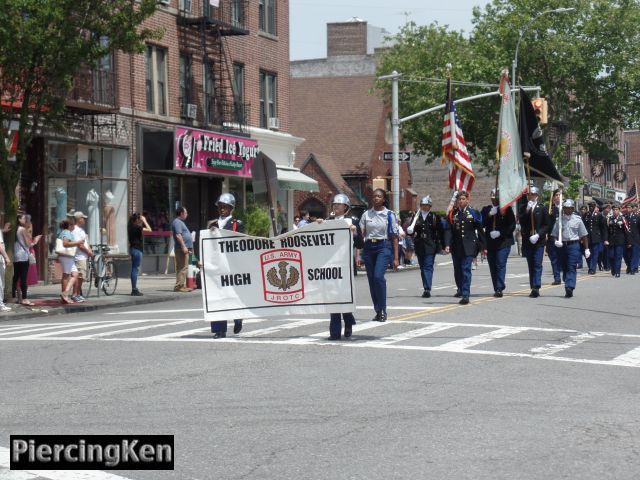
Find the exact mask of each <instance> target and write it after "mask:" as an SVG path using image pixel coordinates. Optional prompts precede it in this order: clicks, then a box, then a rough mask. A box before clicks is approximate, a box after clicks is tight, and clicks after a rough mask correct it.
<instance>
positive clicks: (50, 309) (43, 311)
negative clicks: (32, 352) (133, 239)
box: [0, 274, 202, 322]
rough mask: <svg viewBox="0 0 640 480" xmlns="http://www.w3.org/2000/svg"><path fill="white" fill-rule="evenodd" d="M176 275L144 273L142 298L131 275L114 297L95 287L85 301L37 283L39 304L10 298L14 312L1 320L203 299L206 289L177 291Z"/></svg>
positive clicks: (32, 291)
mask: <svg viewBox="0 0 640 480" xmlns="http://www.w3.org/2000/svg"><path fill="white" fill-rule="evenodd" d="M175 281H176V277H175V275H173V274H171V275H144V274H143V275H141V276H140V277H138V288H139V289H140V291H141V292H142V293H143V294H144V296H142V297H132V296H131V295H130V294H131V283H130V281H129V278H118V287H117V289H116V293H115V294H114V295H112V296H110V297H108V296H106V295H105V294H104V292H100V297H97V296H96V293H95V289H93V288H92V289H91V297H89V298H88V299H87V301H86V302H85V303H76V304H73V305H64V304H62V302H61V301H60V284H53V285H43V284H40V285H34V286H31V287H29V300H31V301H32V302H33V303H34V304H35V305H34V306H33V307H27V306H25V305H18V304H16V303H15V299H6V300H7V301H6V302H5V304H6V305H7V306H9V307H10V308H11V310H12V311H11V312H7V313H0V322H7V321H10V320H21V319H24V318H39V317H45V316H51V315H63V314H65V313H76V312H91V311H94V310H100V309H104V308H117V307H127V306H131V305H144V304H147V303H157V302H166V301H169V300H173V299H178V298H180V299H183V298H198V299H200V298H201V295H202V292H201V291H200V290H194V291H193V292H191V293H178V292H174V291H173V286H174V284H175Z"/></svg>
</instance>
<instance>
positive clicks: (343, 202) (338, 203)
mask: <svg viewBox="0 0 640 480" xmlns="http://www.w3.org/2000/svg"><path fill="white" fill-rule="evenodd" d="M350 208H351V200H349V197H348V196H347V195H345V194H344V193H338V194H337V195H336V196H335V197H333V202H332V205H331V215H330V216H329V218H327V220H344V221H345V222H347V223H348V224H349V226H350V228H351V234H352V236H353V246H354V247H355V248H356V249H361V248H362V246H363V245H362V236H361V235H360V231H359V228H358V227H357V226H356V225H355V224H354V219H353V218H351V217H347V216H346V215H347V212H348V211H349V209H350ZM322 222H323V220H322V219H319V220H318V223H322ZM342 320H344V337H345V338H349V337H351V334H352V332H353V325H355V324H356V319H355V318H354V316H353V313H351V312H347V313H342V314H340V313H332V314H331V316H330V322H329V340H340V332H341V330H342Z"/></svg>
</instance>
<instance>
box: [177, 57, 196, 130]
mask: <svg viewBox="0 0 640 480" xmlns="http://www.w3.org/2000/svg"><path fill="white" fill-rule="evenodd" d="M179 75H180V80H179V81H180V108H181V116H182V117H187V118H195V115H193V116H191V115H189V114H190V113H191V111H192V109H193V107H195V105H194V106H193V107H190V105H193V90H192V88H193V78H192V75H191V55H188V54H185V53H183V54H181V55H180V72H179ZM196 111H197V110H196Z"/></svg>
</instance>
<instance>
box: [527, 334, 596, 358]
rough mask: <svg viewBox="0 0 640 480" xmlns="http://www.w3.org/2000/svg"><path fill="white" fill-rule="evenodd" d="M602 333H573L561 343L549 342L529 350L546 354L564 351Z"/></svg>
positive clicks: (536, 353)
mask: <svg viewBox="0 0 640 480" xmlns="http://www.w3.org/2000/svg"><path fill="white" fill-rule="evenodd" d="M601 336H602V334H601V333H589V332H587V333H581V334H579V335H571V336H569V337H567V338H566V339H565V340H562V342H561V343H548V344H546V345H545V346H544V347H536V348H532V349H531V350H529V351H530V352H531V353H533V354H534V355H539V356H545V355H553V354H555V353H558V352H562V351H564V350H567V349H569V348H571V347H575V346H576V345H580V344H581V343H584V342H587V341H589V340H592V339H594V338H597V337H601Z"/></svg>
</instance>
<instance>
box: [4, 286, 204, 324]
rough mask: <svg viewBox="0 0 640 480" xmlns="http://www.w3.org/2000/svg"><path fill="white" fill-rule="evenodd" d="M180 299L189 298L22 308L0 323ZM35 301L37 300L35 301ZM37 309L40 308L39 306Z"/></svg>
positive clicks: (129, 299)
mask: <svg viewBox="0 0 640 480" xmlns="http://www.w3.org/2000/svg"><path fill="white" fill-rule="evenodd" d="M198 297H200V293H198ZM178 298H187V297H186V296H185V294H184V293H179V294H175V293H173V292H171V294H167V295H163V296H161V297H160V296H157V295H154V296H151V295H149V296H146V297H130V298H127V299H126V300H123V301H114V302H108V303H96V304H93V303H90V302H89V303H81V304H76V305H77V306H62V305H60V306H54V307H45V308H46V309H47V312H43V311H37V310H31V309H29V308H27V307H21V308H22V309H23V310H24V311H22V312H19V313H11V314H7V315H2V316H0V322H10V321H12V320H24V319H31V318H43V317H53V316H58V315H65V314H73V313H86V312H95V311H97V310H105V309H107V308H121V307H128V306H136V305H147V304H151V303H160V302H168V301H171V300H175V299H178ZM34 300H35V299H34ZM35 308H38V307H37V306H36V307H35Z"/></svg>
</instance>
